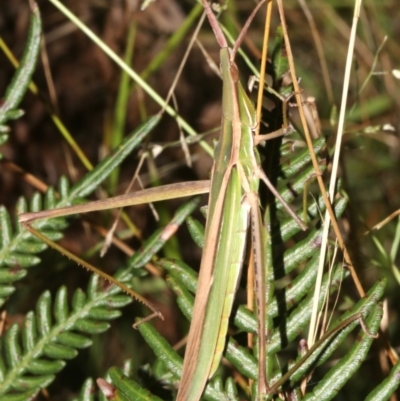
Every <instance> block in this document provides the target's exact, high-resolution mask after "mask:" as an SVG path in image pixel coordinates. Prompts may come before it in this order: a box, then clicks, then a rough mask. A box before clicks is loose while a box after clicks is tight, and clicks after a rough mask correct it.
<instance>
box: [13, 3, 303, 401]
mask: <svg viewBox="0 0 400 401" xmlns="http://www.w3.org/2000/svg"><path fill="white" fill-rule="evenodd" d="M202 3H203V6H204V9H205V12H206V14H207V17H208V20H209V22H210V24H211V26H212V29H213V31H214V34H215V36H216V39H217V41H218V44H219V45H220V47H221V51H220V61H221V65H220V70H221V76H222V81H223V97H222V109H223V116H222V124H221V136H220V139H219V142H218V144H217V146H216V149H215V152H214V167H213V170H212V175H211V181H210V182H196V183H184V184H180V186H178V187H176V186H169V187H160V188H157V189H152V190H147V191H139V192H138V193H135V194H127V195H123V196H120V197H116V198H111V199H108V200H105V201H97V202H92V203H88V204H86V205H78V206H72V207H67V208H62V209H55V210H51V211H43V212H37V213H26V214H22V215H20V218H19V221H20V222H21V223H22V224H23V225H24V226H25V227H26V228H27V229H28V230H30V231H31V232H33V233H34V234H35V235H38V236H39V238H41V239H42V240H43V241H45V242H47V243H48V244H49V245H51V246H53V247H54V244H52V243H51V242H50V241H49V240H48V239H46V238H45V237H43V235H41V234H40V233H38V232H37V231H36V232H35V230H34V229H33V228H32V227H31V226H30V223H31V222H33V221H34V220H36V219H40V218H50V217H56V216H64V215H67V214H75V213H85V212H88V211H95V210H100V209H109V208H113V207H122V206H127V205H134V204H138V203H144V202H149V201H156V200H161V199H170V198H176V197H181V196H188V195H192V194H198V193H204V192H208V191H209V192H210V195H209V201H208V215H207V223H206V230H205V243H204V250H203V255H202V261H201V266H200V273H199V281H198V288H197V293H196V299H195V305H194V312H193V318H192V322H191V326H190V331H189V337H188V343H187V347H186V353H185V358H184V363H183V372H182V378H181V382H180V386H179V390H178V396H177V400H178V401H195V400H199V399H200V397H201V395H202V393H203V391H204V387H205V385H206V382H207V380H208V379H209V378H210V377H212V375H213V374H214V373H215V370H216V368H217V367H218V365H219V362H220V360H221V356H222V352H223V349H224V346H225V338H226V333H227V327H228V319H229V317H230V314H231V310H232V305H233V299H234V295H235V292H236V288H237V286H238V281H239V277H240V273H241V269H242V264H243V260H244V257H245V250H246V242H247V236H248V234H247V233H248V228H249V227H250V231H251V244H252V247H251V252H252V253H253V258H254V265H255V271H256V274H255V288H256V294H257V296H256V304H257V315H258V338H259V347H258V349H259V357H258V360H259V379H258V394H259V396H261V395H262V394H266V393H267V391H268V383H267V378H266V368H265V353H266V350H265V344H266V334H265V314H266V305H265V286H266V285H265V277H266V274H267V273H266V271H265V268H266V256H265V248H266V242H267V240H266V231H265V228H264V227H263V223H262V217H261V212H260V207H259V200H258V186H259V181H260V179H261V180H262V181H263V182H264V183H265V184H266V185H267V186H268V188H269V189H270V191H271V192H272V193H273V194H274V195H275V196H276V197H277V198H278V199H279V201H280V202H282V203H283V205H284V206H285V208H286V209H287V210H288V212H289V213H290V214H291V215H292V216H293V218H295V219H296V221H297V222H298V224H299V225H300V226H301V228H302V229H303V230H305V228H306V227H305V225H304V223H303V222H302V221H301V220H299V219H298V217H297V216H296V215H295V214H294V213H293V211H292V210H291V209H290V208H289V206H288V205H287V204H286V203H285V201H284V200H283V199H282V198H281V196H280V195H279V193H278V192H277V191H276V189H275V188H274V187H273V185H272V184H271V183H270V181H269V180H268V178H267V177H266V175H265V173H264V172H263V171H262V170H261V168H260V166H259V164H260V160H259V155H258V152H257V150H256V149H255V139H254V130H255V128H256V126H257V122H256V114H255V110H254V107H253V105H252V103H251V101H250V99H249V98H248V96H247V95H246V93H245V91H244V89H243V87H242V86H241V84H240V82H239V73H238V69H237V66H236V64H235V62H234V58H235V54H236V52H237V49H238V47H239V44H240V43H241V41H242V38H243V36H244V34H245V32H246V30H247V28H248V26H249V24H250V21H251V20H252V19H253V17H254V15H255V13H256V12H257V11H258V9H259V8H260V6H261V5H262V3H263V1H262V2H261V3H259V4H258V5H257V7H256V8H255V9H254V11H253V12H252V14H251V16H250V17H249V20H248V22H247V23H246V25H245V27H244V29H243V30H242V32H241V34H240V36H239V38H238V40H237V42H236V44H235V46H234V47H233V49H230V48H229V47H228V44H227V41H226V39H225V36H224V35H223V33H222V30H221V28H220V26H219V24H218V21H217V19H216V17H215V16H214V14H213V12H212V10H211V8H210V5H209V4H208V2H207V1H206V0H202ZM57 249H59V247H58V246H57ZM59 250H60V251H61V252H63V253H65V251H62V250H61V249H59ZM68 256H70V257H72V256H71V254H68ZM78 263H81V262H80V261H79V262H78ZM89 268H90V269H92V270H93V271H95V272H96V273H98V274H100V275H101V276H102V277H104V278H106V279H108V280H110V281H112V282H114V283H115V280H114V279H113V278H112V277H110V276H107V275H105V274H104V273H102V272H99V271H97V270H96V269H95V268H92V267H89ZM121 288H122V287H121ZM123 289H124V290H125V291H127V292H129V293H132V292H131V291H130V290H129V289H128V288H126V287H124V288H123ZM133 296H135V297H136V298H138V296H137V295H136V294H133ZM140 300H141V301H142V302H144V303H145V304H146V305H148V306H149V307H150V308H152V306H151V305H150V304H149V303H148V302H146V301H145V300H144V299H141V298H140ZM152 309H153V312H154V313H155V314H156V315H158V316H160V314H159V312H158V311H157V310H155V309H154V308H152Z"/></svg>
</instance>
